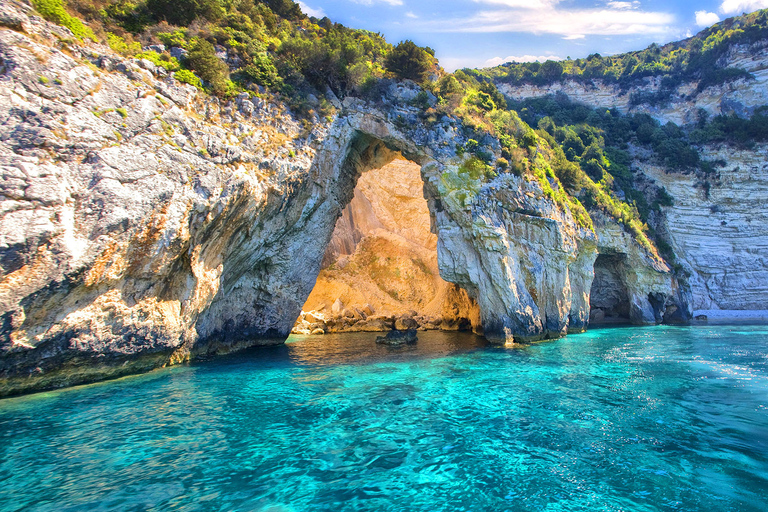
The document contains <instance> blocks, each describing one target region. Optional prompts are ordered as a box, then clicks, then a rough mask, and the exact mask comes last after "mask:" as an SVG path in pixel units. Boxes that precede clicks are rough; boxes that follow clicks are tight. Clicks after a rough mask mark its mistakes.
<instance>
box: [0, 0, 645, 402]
mask: <svg viewBox="0 0 768 512" xmlns="http://www.w3.org/2000/svg"><path fill="white" fill-rule="evenodd" d="M3 9H4V10H3V16H6V15H7V14H8V12H9V11H12V14H13V15H14V16H17V17H18V18H19V19H20V20H21V21H20V23H19V24H18V26H14V27H13V28H12V29H9V28H0V59H2V60H1V63H0V73H2V76H0V118H2V126H0V173H2V176H3V178H2V185H1V187H2V188H1V189H0V194H2V197H1V198H0V199H2V201H1V202H0V207H1V209H0V266H1V267H2V268H1V269H0V395H7V394H11V393H19V392H24V391H30V390H35V389H44V388H50V387H57V386H63V385H71V384H76V383H80V382H87V381H90V380H95V379H101V378H106V377H112V376H117V375H122V374H126V373H132V372H137V371H144V370H147V369H150V368H154V367H158V366H162V365H165V364H172V363H174V362H179V361H183V360H186V359H188V358H190V357H194V356H196V355H201V354H209V353H221V352H227V351H231V350H236V349H238V348H242V347H245V346H252V345H258V344H272V343H281V342H282V341H284V340H285V338H286V337H287V335H288V334H289V333H290V331H291V328H292V326H293V325H294V323H295V321H296V319H297V317H299V315H300V314H301V310H302V305H303V304H304V302H305V300H306V299H307V297H308V296H309V294H310V292H311V291H312V289H313V287H314V285H315V280H316V277H317V276H318V273H319V271H320V268H321V263H322V260H323V256H324V254H325V252H326V248H327V246H328V244H329V242H330V240H331V238H332V235H333V232H334V228H335V226H336V223H337V219H338V218H339V217H340V216H341V214H342V210H343V209H344V208H345V207H346V206H347V205H348V204H349V203H350V202H351V201H352V198H353V195H354V189H355V186H356V184H357V182H358V179H359V178H360V176H361V175H362V174H363V173H364V172H366V171H368V170H370V169H378V168H381V167H382V166H384V165H385V164H387V163H389V162H391V161H393V160H394V159H396V158H400V157H401V156H402V157H405V158H406V159H408V160H410V161H413V162H415V163H417V164H419V165H420V173H421V179H422V180H423V183H424V186H423V190H424V195H425V197H426V199H427V203H428V207H429V213H430V218H431V224H432V230H433V232H434V233H435V234H436V235H437V241H436V249H437V258H438V268H439V275H440V276H441V277H442V279H444V280H445V281H448V282H450V283H453V284H454V285H455V286H454V287H453V288H452V290H454V292H455V293H456V294H458V296H457V295H455V296H454V297H453V300H452V301H449V302H448V306H445V307H447V308H449V309H451V308H454V307H455V308H458V309H461V308H465V307H467V304H466V302H465V301H470V299H471V300H473V301H475V302H476V303H477V306H479V316H480V322H479V323H480V324H482V328H483V330H484V332H485V335H486V336H487V337H488V338H489V339H490V340H491V341H493V342H496V343H509V342H518V341H525V340H531V339H541V338H545V337H556V336H560V335H563V334H565V333H566V332H567V331H569V330H583V329H584V328H585V327H586V325H587V323H588V318H589V290H590V287H591V282H592V275H593V265H594V261H595V258H596V256H597V251H596V248H597V247H598V238H597V236H596V235H595V234H594V233H593V232H592V231H590V230H587V229H584V228H581V227H579V226H578V225H577V224H576V222H575V221H574V218H573V216H572V215H571V213H570V212H569V211H567V210H565V211H564V210H562V209H560V208H559V207H558V206H557V205H556V204H555V203H553V202H552V201H551V200H550V199H548V198H547V196H546V195H545V194H544V192H543V190H542V189H541V186H540V185H539V184H538V183H537V182H536V181H529V180H526V179H525V178H524V177H517V176H514V175H511V174H501V175H500V176H498V177H496V178H494V179H492V180H487V181H484V180H481V179H469V178H468V177H467V176H466V175H465V174H466V173H465V174H462V173H461V165H462V163H463V162H464V160H465V159H466V158H467V157H466V156H463V157H462V156H459V155H458V154H456V152H455V149H454V148H455V147H456V144H457V143H458V144H463V143H465V142H466V141H465V140H464V138H463V135H462V134H461V130H460V128H461V127H460V125H459V122H458V121H457V120H455V119H451V118H448V117H444V118H442V119H438V120H436V121H433V122H432V123H430V124H427V123H426V122H425V121H424V120H423V119H422V117H421V115H420V113H421V111H420V110H419V109H418V108H415V107H412V106H410V102H411V100H412V99H413V98H414V97H415V96H416V94H417V93H418V92H419V91H418V88H416V87H415V86H413V85H408V84H404V83H395V84H392V85H391V87H390V88H389V89H388V90H386V91H385V92H384V93H383V94H384V97H383V98H382V101H380V102H377V103H375V104H371V103H366V102H363V101H361V100H358V99H354V98H347V99H345V100H344V101H343V102H336V106H337V112H336V113H335V114H334V115H333V116H331V119H330V120H329V121H327V122H326V121H322V120H320V119H318V118H315V119H313V120H310V122H309V123H301V122H299V121H298V120H297V119H295V118H294V116H293V115H292V114H291V113H290V111H288V109H287V108H286V107H285V106H284V105H282V104H281V103H280V102H278V101H276V100H275V98H272V97H269V96H267V95H264V94H261V95H260V94H259V93H257V92H255V93H254V94H242V95H240V96H239V97H237V98H236V99H235V100H233V101H230V102H220V101H218V100H216V99H214V98H210V97H208V96H206V95H204V94H202V93H200V92H198V91H197V90H195V89H194V88H193V87H191V86H186V85H182V84H180V83H178V82H176V81H175V80H174V79H173V77H172V76H171V75H169V74H168V73H167V72H165V70H163V69H162V68H157V67H155V66H154V65H152V64H151V63H149V62H147V61H135V60H125V59H122V58H120V57H118V56H115V55H113V54H111V53H110V52H109V50H108V49H106V48H102V47H98V46H90V47H87V48H86V47H80V46H78V45H77V44H74V43H73V42H72V41H73V39H72V38H71V34H69V33H68V31H66V29H62V28H60V27H53V26H52V25H49V24H47V23H45V22H43V21H42V20H41V19H39V18H36V17H30V16H29V12H28V9H27V10H25V8H24V5H23V4H21V3H18V2H16V1H15V0H12V1H10V2H6V3H5V4H4V6H3ZM6 17H7V16H6ZM6 26H7V24H6ZM457 287H458V288H457ZM459 289H460V290H464V292H461V293H463V294H464V295H463V296H461V293H459V292H457V290H459ZM638 307H640V308H641V309H642V307H643V306H642V305H640V306H638ZM451 311H453V310H452V309H451ZM454 313H455V312H454ZM353 316H354V313H353ZM371 316H374V317H375V315H370V316H369V315H368V314H366V320H367V321H371V320H372V319H371ZM445 316H448V315H447V314H444V317H445ZM305 320H306V316H305ZM315 320H318V322H314V323H320V322H319V320H320V319H315ZM374 320H377V321H379V322H380V323H382V324H387V325H388V324H389V322H391V323H393V324H394V325H392V327H397V326H398V321H400V322H401V324H400V325H401V327H403V328H409V327H412V326H413V325H412V324H410V326H409V325H406V324H407V323H408V322H406V320H405V319H403V318H402V317H401V318H394V317H392V318H391V319H390V318H389V317H380V318H378V319H374ZM412 320H413V321H416V322H418V321H417V320H416V319H415V318H414V319H412ZM443 327H445V325H443ZM456 327H460V326H456ZM318 328H319V327H318ZM389 328H391V327H389Z"/></svg>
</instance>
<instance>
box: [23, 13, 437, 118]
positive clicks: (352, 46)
mask: <svg viewBox="0 0 768 512" xmlns="http://www.w3.org/2000/svg"><path fill="white" fill-rule="evenodd" d="M36 1H40V2H58V3H57V4H56V5H58V6H59V8H60V11H61V12H59V16H58V18H57V17H55V16H53V17H49V19H52V20H53V21H56V22H57V23H60V22H61V21H59V20H61V19H65V17H64V15H62V14H61V13H64V14H66V15H67V16H70V15H69V14H67V13H66V11H65V10H64V8H63V6H62V4H61V0H36ZM69 7H70V8H71V9H73V10H74V11H76V12H77V13H78V14H79V15H80V16H82V17H83V18H84V19H86V20H87V21H88V23H89V24H90V25H91V26H92V27H93V28H94V30H95V31H96V33H97V34H99V35H100V36H101V38H102V39H105V40H106V41H107V42H108V43H109V45H110V46H111V47H112V49H113V50H115V51H117V52H119V53H121V54H122V55H124V56H127V57H135V58H145V59H148V60H150V61H152V62H153V63H155V64H156V65H158V66H162V67H164V68H165V69H167V70H168V71H174V72H176V77H177V78H178V79H180V80H181V81H184V82H187V83H191V84H193V85H196V86H198V87H203V88H205V89H206V90H207V91H209V92H211V93H212V94H216V95H218V96H222V97H231V96H233V95H235V94H239V93H240V92H243V91H251V92H257V91H258V89H257V86H260V87H264V88H268V89H270V90H271V91H272V92H273V93H280V94H282V95H283V97H284V98H285V99H287V100H288V101H290V102H291V103H292V107H294V108H295V109H297V110H298V111H299V112H300V113H307V112H308V111H309V110H310V109H311V108H312V107H311V106H310V105H309V102H308V101H307V99H308V98H309V97H310V96H311V95H314V96H324V95H325V92H326V90H328V89H330V90H331V91H333V93H334V94H336V95H337V96H346V95H348V94H357V93H362V92H365V90H367V89H368V88H370V87H371V86H372V85H373V84H374V83H375V82H376V81H377V80H378V79H381V78H383V77H384V76H385V75H386V74H387V73H388V72H389V73H390V74H391V75H392V76H399V77H407V78H412V79H415V80H417V81H423V80H426V79H427V78H428V76H429V74H430V73H432V72H435V71H436V70H437V67H436V66H437V61H436V60H435V59H434V56H433V55H432V54H433V53H434V52H431V53H430V51H429V50H428V49H427V50H425V49H422V48H419V47H418V46H416V45H414V44H413V43H411V42H408V41H406V42H404V43H401V44H400V45H398V47H397V48H396V49H394V50H393V48H392V46H391V45H390V44H388V43H387V42H386V41H385V40H384V38H383V37H381V36H380V35H379V34H374V33H371V32H368V31H364V30H352V29H348V28H346V27H344V26H343V25H340V24H338V23H333V22H331V21H330V20H328V19H327V18H323V19H322V20H317V19H314V18H308V17H306V16H305V15H304V14H303V13H302V12H301V9H300V8H299V6H298V4H296V3H294V2H292V1H290V0H71V3H70V6H69ZM57 12H58V11H57ZM70 17H71V16H70ZM153 44H163V45H165V46H166V47H167V48H172V47H178V48H182V49H184V50H185V51H186V56H185V58H183V59H180V60H177V59H175V58H173V57H171V56H170V55H169V54H168V53H167V52H163V53H158V52H152V51H142V47H147V46H150V45H153ZM398 52H399V53H398ZM390 53H392V54H393V56H392V57H391V58H390V65H391V66H392V69H386V67H385V66H386V64H385V60H386V58H387V56H388V55H389V54H390ZM411 58H413V63H411V62H410V61H409V59H411ZM411 64H412V65H411ZM425 64H426V67H425ZM409 66H410V67H409ZM426 68H428V69H426ZM321 103H322V102H321ZM323 105H327V104H326V103H323ZM321 110H322V107H321ZM321 113H322V112H321Z"/></svg>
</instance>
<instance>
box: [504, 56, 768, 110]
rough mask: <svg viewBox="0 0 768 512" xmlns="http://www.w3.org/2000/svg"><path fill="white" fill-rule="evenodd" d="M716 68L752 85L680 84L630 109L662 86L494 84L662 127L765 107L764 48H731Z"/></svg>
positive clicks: (656, 82) (767, 74)
mask: <svg viewBox="0 0 768 512" xmlns="http://www.w3.org/2000/svg"><path fill="white" fill-rule="evenodd" d="M719 64H720V65H721V67H723V68H726V67H732V68H740V69H743V70H745V71H748V72H749V73H751V74H752V75H753V77H754V79H740V80H736V81H734V82H729V83H725V84H722V85H717V86H713V87H707V88H705V89H704V90H702V91H699V90H698V83H696V82H693V83H691V82H687V83H683V84H680V85H679V86H677V87H676V88H675V90H674V91H672V94H671V98H670V101H669V102H668V103H664V104H662V105H649V104H645V103H640V104H637V105H633V104H632V102H631V97H632V95H633V94H652V93H656V92H658V91H659V89H660V88H661V86H662V80H661V78H658V77H646V78H644V79H643V80H642V83H640V84H636V85H633V86H632V87H631V88H629V89H622V88H621V87H620V86H619V85H618V84H615V83H610V82H605V81H603V80H598V79H593V80H588V81H575V80H564V81H562V82H558V83H554V84H550V85H541V86H539V85H532V84H524V85H510V84H507V83H498V84H497V86H498V88H499V90H500V91H501V92H502V93H503V94H504V95H506V96H508V97H510V98H512V99H515V100H525V99H529V98H539V97H541V96H547V95H549V94H558V93H560V94H565V95H566V96H568V97H569V98H571V99H572V100H574V101H578V102H580V103H584V104H586V105H590V106H593V107H600V108H617V109H618V110H619V111H621V112H622V113H625V114H626V113H636V114H640V113H645V114H649V115H651V116H652V117H655V118H656V119H658V120H659V121H661V122H662V123H666V122H670V121H671V122H673V123H675V124H677V125H685V124H689V123H695V122H696V121H697V119H698V116H699V110H700V109H702V110H704V111H706V112H707V113H708V114H709V115H710V116H716V115H720V114H736V115H739V116H749V115H751V114H752V113H753V112H754V110H755V108H756V107H760V106H763V105H768V42H766V41H760V42H758V43H755V44H753V45H735V46H732V47H731V49H730V51H729V52H728V53H727V54H726V55H725V56H724V57H723V58H722V62H719Z"/></svg>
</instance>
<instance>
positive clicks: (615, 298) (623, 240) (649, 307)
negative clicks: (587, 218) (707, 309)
mask: <svg viewBox="0 0 768 512" xmlns="http://www.w3.org/2000/svg"><path fill="white" fill-rule="evenodd" d="M592 218H593V219H594V221H595V231H596V232H597V235H598V246H597V251H598V256H597V259H596V260H595V278H594V281H593V283H592V288H591V293H590V305H591V307H590V309H591V321H592V323H595V324H599V323H632V324H635V325H638V324H658V323H661V322H667V323H680V322H686V321H688V320H689V319H690V318H691V311H690V305H689V298H688V296H687V295H686V293H685V292H684V291H683V290H681V289H680V288H679V286H678V284H677V279H676V278H675V277H674V275H673V273H672V271H671V269H670V268H669V266H668V265H667V264H666V263H665V262H664V261H662V260H659V259H657V258H653V257H652V256H650V255H649V254H648V253H647V252H646V251H645V250H643V249H642V247H640V245H638V244H637V242H635V240H634V239H633V238H632V237H631V236H630V235H629V234H628V233H627V232H626V231H624V230H623V229H622V228H621V227H620V226H619V225H618V224H617V223H616V222H615V221H613V220H612V219H610V218H608V217H606V216H605V215H603V214H600V213H593V214H592Z"/></svg>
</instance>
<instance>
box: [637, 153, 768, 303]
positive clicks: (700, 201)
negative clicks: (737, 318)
mask: <svg viewBox="0 0 768 512" xmlns="http://www.w3.org/2000/svg"><path fill="white" fill-rule="evenodd" d="M766 155H768V145H765V144H758V145H756V146H755V147H754V148H752V149H751V150H745V149H736V148H730V147H725V146H709V147H705V148H702V156H703V157H704V158H707V159H709V160H712V161H717V160H721V161H723V162H725V163H726V165H725V167H722V168H718V170H717V175H713V176H710V177H708V179H704V180H703V179H702V178H701V177H697V176H695V175H680V174H670V173H666V172H664V170H663V169H662V168H660V167H658V166H655V165H646V166H644V169H643V171H644V172H645V173H646V174H647V175H648V176H650V177H652V178H653V179H654V180H656V181H657V182H658V183H660V184H662V185H663V186H664V187H665V188H666V189H667V191H668V192H669V193H670V194H671V195H672V197H673V198H674V202H675V205H674V207H672V208H666V209H665V214H666V220H667V221H666V229H667V236H668V238H669V240H670V244H671V245H672V246H673V249H674V251H675V253H676V254H677V257H678V260H679V263H680V265H681V266H682V267H683V268H684V269H685V270H686V272H687V273H688V274H689V275H690V277H689V278H688V280H687V282H688V284H689V286H690V290H691V294H692V299H691V302H692V307H693V309H694V311H696V312H697V313H696V314H697V315H698V314H700V313H698V312H699V311H708V310H765V309H768V261H767V260H766V254H768V210H767V209H766V207H765V204H766V200H768V158H767V157H766Z"/></svg>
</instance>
